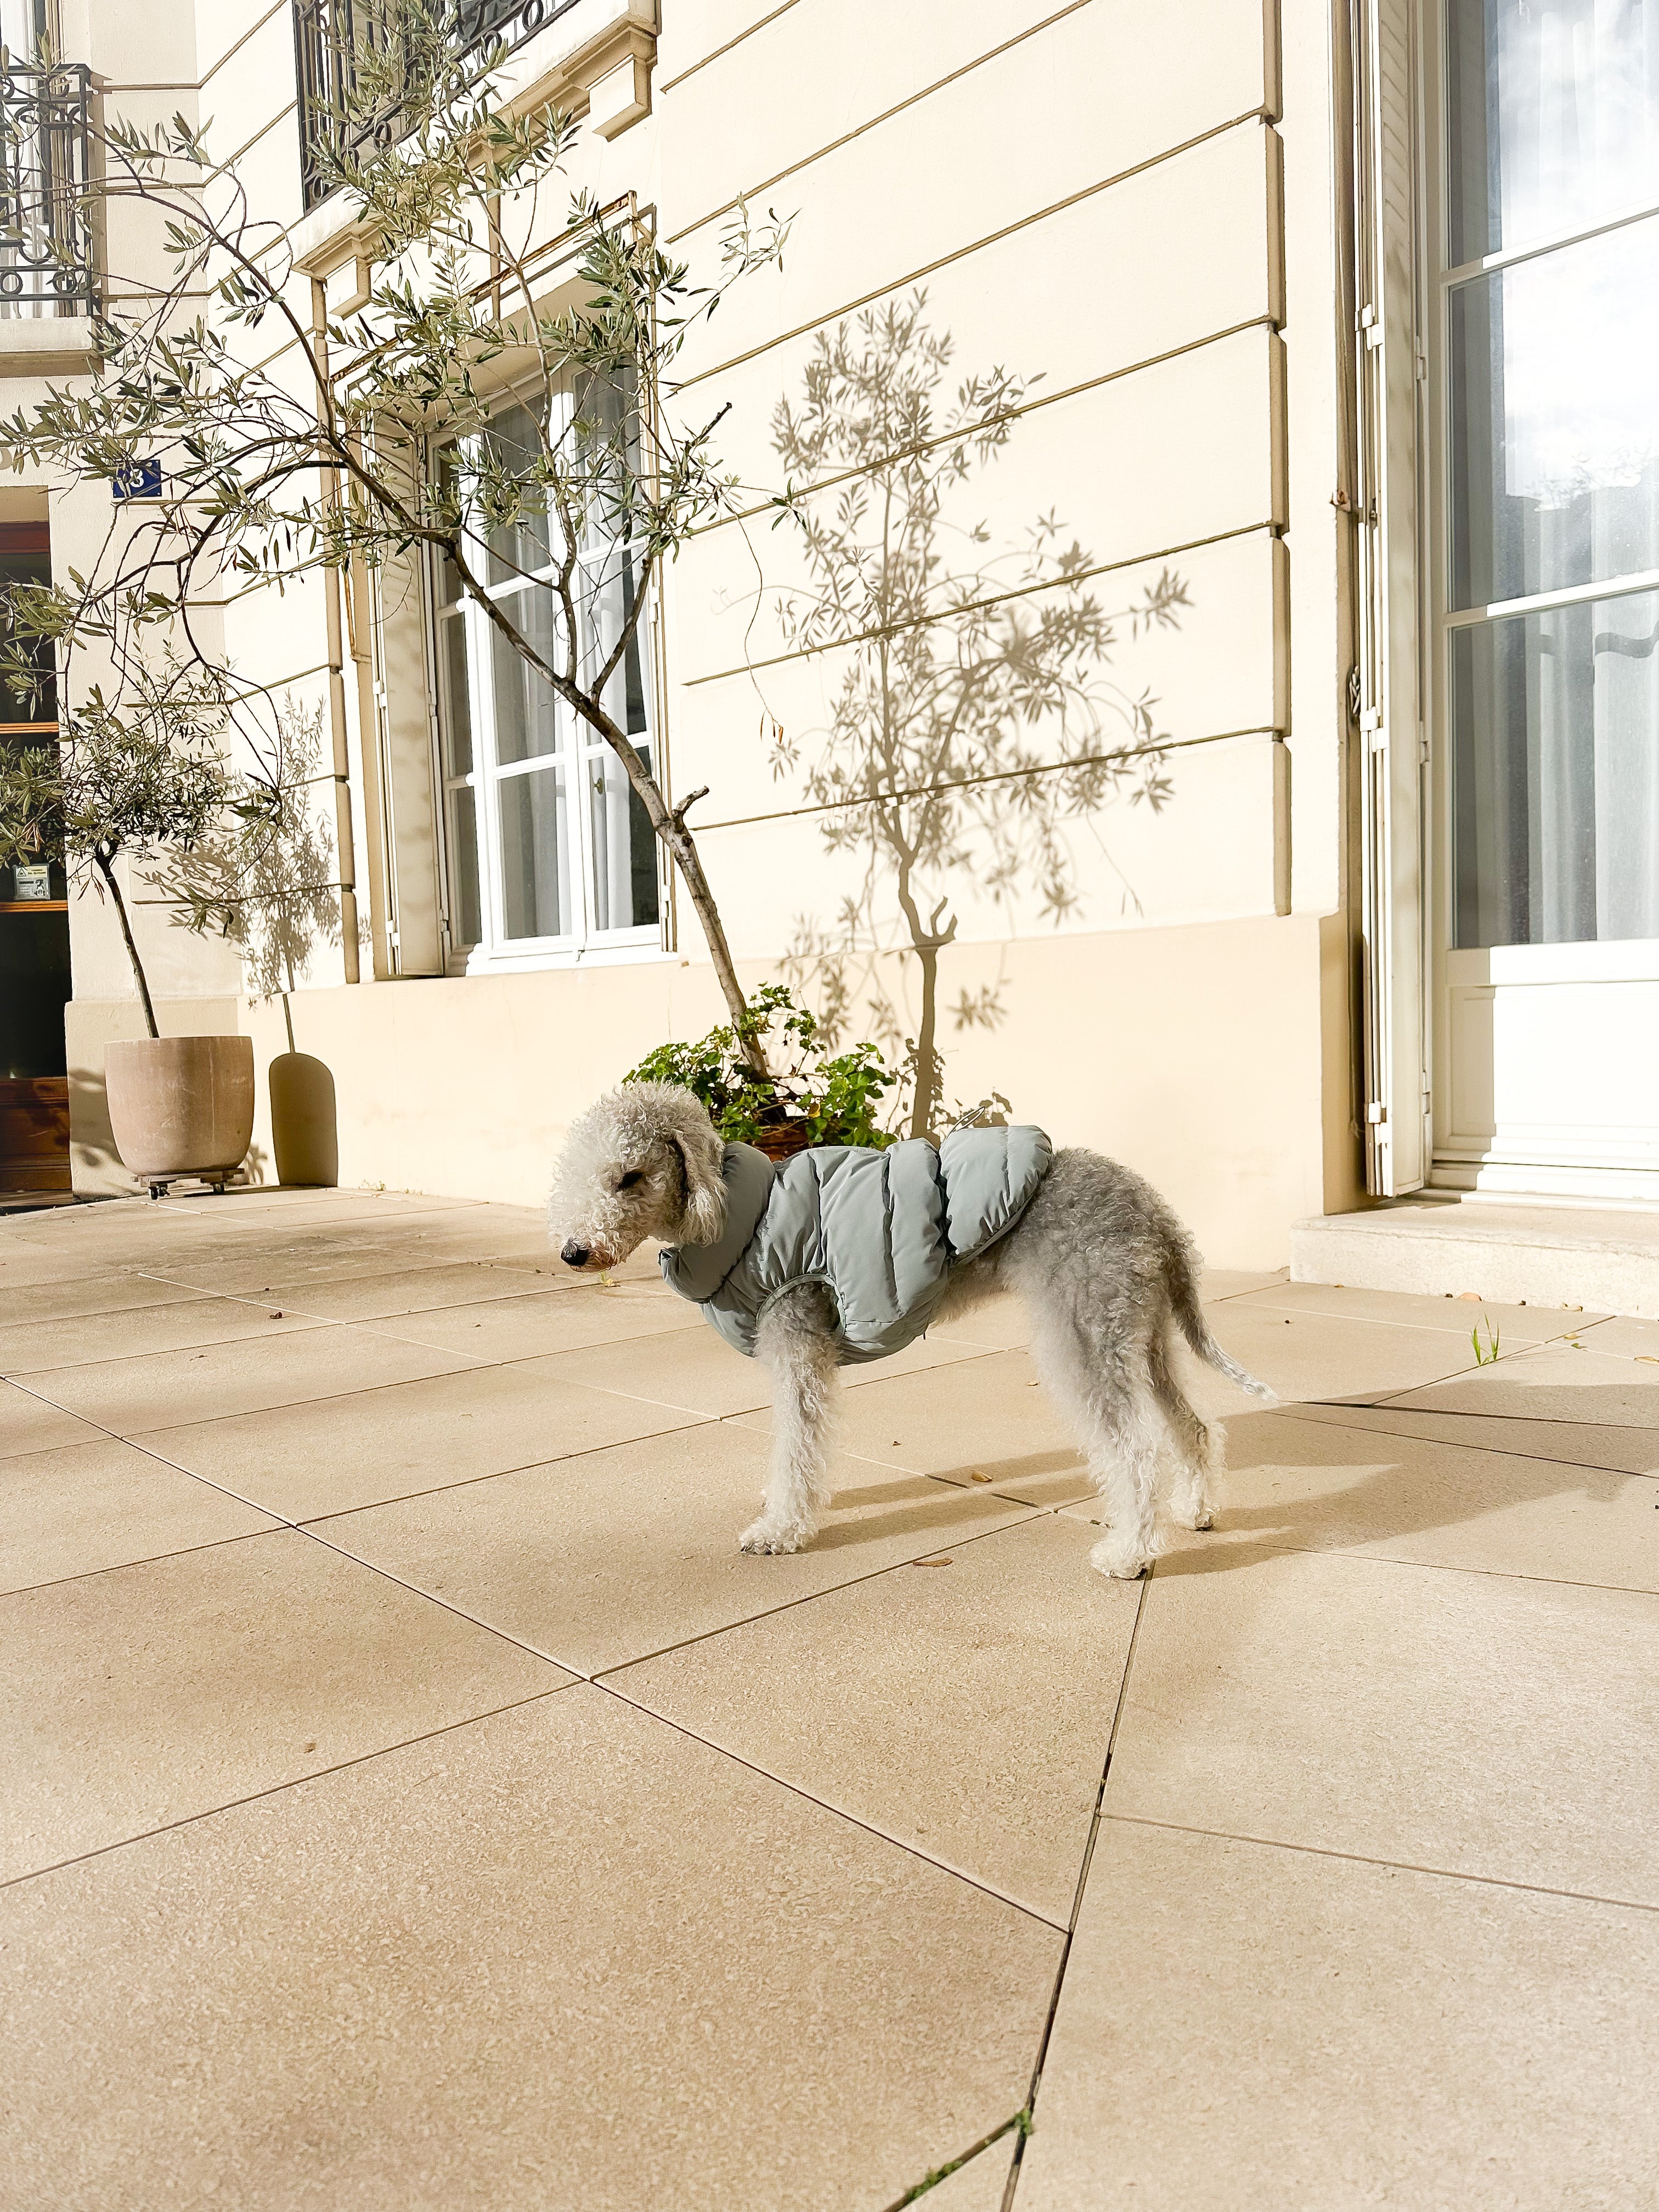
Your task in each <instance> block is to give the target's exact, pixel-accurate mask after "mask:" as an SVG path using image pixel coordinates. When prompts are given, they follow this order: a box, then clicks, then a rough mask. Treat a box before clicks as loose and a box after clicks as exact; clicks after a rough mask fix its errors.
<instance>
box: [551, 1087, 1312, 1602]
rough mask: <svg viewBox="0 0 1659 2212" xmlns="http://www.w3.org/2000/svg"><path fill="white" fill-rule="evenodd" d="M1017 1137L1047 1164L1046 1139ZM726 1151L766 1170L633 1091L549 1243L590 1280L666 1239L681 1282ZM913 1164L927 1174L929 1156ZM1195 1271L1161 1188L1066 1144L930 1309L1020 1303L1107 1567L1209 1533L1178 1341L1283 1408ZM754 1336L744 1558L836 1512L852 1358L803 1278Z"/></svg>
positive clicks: (1198, 1442) (820, 1162)
mask: <svg viewBox="0 0 1659 2212" xmlns="http://www.w3.org/2000/svg"><path fill="white" fill-rule="evenodd" d="M1027 1134H1029V1135H1030V1137H1032V1138H1034V1139H1037V1140H1039V1141H1040V1142H1041V1143H1042V1147H1043V1153H1044V1157H1045V1158H1046V1156H1047V1140H1046V1139H1042V1135H1041V1132H1039V1131H1032V1132H1029V1133H1027ZM733 1155H745V1156H746V1158H747V1162H748V1164H749V1165H750V1166H751V1167H752V1166H753V1165H754V1162H755V1156H754V1155H753V1154H752V1153H750V1152H749V1150H748V1148H747V1147H744V1146H730V1147H728V1146H726V1145H725V1144H724V1143H723V1142H722V1140H721V1139H720V1136H719V1135H718V1134H717V1133H715V1131H714V1127H713V1126H712V1124H711V1123H710V1121H709V1119H708V1115H707V1113H706V1112H705V1111H704V1109H703V1108H702V1104H701V1103H700V1102H699V1101H698V1100H697V1099H696V1097H694V1096H693V1095H692V1093H691V1092H690V1091H684V1090H681V1089H679V1088H678V1087H677V1086H675V1085H668V1084H649V1083H642V1084H628V1085H623V1087H622V1088H621V1089H619V1090H617V1091H611V1092H609V1093H607V1095H606V1096H605V1097H603V1098H601V1099H599V1101H598V1102H597V1103H596V1104H594V1105H593V1106H592V1107H590V1108H589V1109H588V1110H587V1111H586V1113H585V1114H583V1115H581V1116H580V1118H579V1119H578V1120H577V1121H576V1122H575V1123H574V1125H573V1127H572V1128H571V1130H570V1133H569V1137H568V1141H567V1143H566V1146H565V1149H564V1152H563V1154H562V1158H561V1160H560V1162H559V1166H558V1170H557V1175H556V1182H555V1185H554V1189H553V1194H552V1198H551V1200H550V1206H549V1225H550V1230H551V1232H552V1237H553V1242H554V1243H555V1245H556V1247H558V1248H559V1249H560V1251H561V1255H562V1258H563V1259H564V1261H565V1262H566V1263H567V1265H568V1266H569V1267H574V1268H579V1269H582V1270H585V1271H587V1272H598V1271H599V1270H601V1269H605V1268H609V1267H619V1266H620V1265H621V1264H622V1262H623V1261H624V1260H625V1259H627V1257H628V1256H629V1254H630V1253H631V1252H633V1251H634V1250H635V1248H636V1247H637V1246H638V1245H640V1244H641V1243H644V1242H645V1241H646V1240H647V1239H648V1238H654V1239H655V1240H656V1241H657V1242H658V1243H660V1244H662V1245H665V1246H666V1247H669V1248H671V1249H669V1251H668V1252H666V1253H665V1255H664V1258H665V1262H666V1264H665V1270H664V1271H665V1273H667V1274H668V1275H669V1276H670V1279H674V1273H675V1270H676V1268H677V1267H679V1266H680V1265H681V1264H683V1263H684V1262H685V1261H694V1262H695V1261H696V1260H697V1258H698V1255H696V1252H695V1251H694V1250H692V1249H690V1248H695V1247H697V1246H712V1245H717V1244H720V1243H721V1240H722V1239H723V1238H725V1237H726V1235H727V1210H728V1196H729V1193H730V1190H731V1188H732V1170H733V1166H734V1164H741V1163H737V1162H734V1159H733V1157H732V1156H733ZM801 1157H802V1158H808V1157H809V1156H805V1155H803V1156H801ZM868 1157H869V1156H860V1158H861V1159H866V1160H867V1158H868ZM874 1157H875V1158H880V1159H883V1160H888V1161H890V1160H891V1159H892V1158H893V1155H892V1154H890V1153H884V1154H879V1155H876V1156H874ZM913 1157H914V1158H920V1159H921V1162H922V1163H923V1165H924V1167H926V1168H931V1167H932V1162H931V1161H930V1160H929V1158H928V1156H927V1153H926V1152H921V1153H919V1154H917V1155H915V1156H913ZM815 1158H816V1161H817V1165H816V1166H814V1167H813V1168H811V1170H810V1172H811V1174H812V1175H813V1176H815V1177H816V1178H817V1179H819V1180H820V1181H821V1180H822V1178H823V1175H824V1174H825V1173H827V1172H829V1171H831V1170H833V1169H834V1167H835V1164H836V1160H837V1159H839V1160H841V1161H842V1162H845V1161H846V1160H847V1159H848V1155H846V1154H844V1153H838V1154H836V1155H835V1156H834V1158H832V1157H831V1156H830V1155H829V1153H821V1154H818V1155H817V1156H815ZM760 1173H761V1175H762V1176H763V1177H764V1176H765V1173H766V1170H760ZM763 1187H764V1184H763ZM1197 1265H1198V1263H1197V1256H1196V1255H1195V1253H1194V1249H1193V1245H1192V1242H1191V1239H1190V1238H1189V1237H1188V1234H1187V1232H1186V1231H1185V1230H1184V1229H1183V1228H1182V1225H1181V1224H1180V1222H1179V1221H1178V1220H1177V1219H1176V1217H1175V1215H1174V1214H1173V1213H1172V1212H1171V1211H1170V1208H1169V1206H1166V1205H1165V1204H1164V1200H1162V1199H1161V1198H1160V1197H1159V1196H1158V1193H1157V1192H1156V1191H1155V1190H1153V1189H1152V1187H1151V1186H1150V1184H1148V1183H1146V1182H1143V1181H1142V1180H1141V1178H1140V1176H1138V1175H1135V1174H1133V1172H1132V1171H1131V1170H1129V1169H1127V1168H1125V1167H1120V1166H1119V1165H1118V1164H1116V1162H1115V1161H1113V1160H1109V1159H1106V1158H1103V1157H1102V1156H1101V1155H1100V1154H1099V1153H1097V1152H1083V1151H1066V1152H1057V1153H1055V1154H1054V1157H1053V1163H1052V1165H1050V1166H1048V1170H1047V1173H1046V1175H1044V1176H1042V1181H1041V1182H1040V1184H1039V1185H1038V1186H1037V1187H1036V1193H1035V1195H1034V1196H1032V1197H1030V1200H1029V1202H1027V1203H1026V1204H1025V1205H1024V1211H1023V1212H1019V1213H1018V1217H1017V1218H1015V1219H1014V1220H1013V1224H1012V1227H1009V1228H1008V1229H1007V1230H1006V1233H1004V1234H1001V1235H1000V1237H999V1238H998V1240H997V1241H996V1242H994V1243H992V1244H991V1245H990V1247H989V1249H987V1250H986V1251H985V1252H984V1253H983V1255H982V1256H980V1257H970V1258H966V1259H963V1260H962V1261H959V1262H957V1263H956V1264H953V1265H951V1267H949V1269H948V1273H947V1277H946V1279H945V1282H944V1285H943V1289H942V1294H941V1295H940V1296H939V1298H938V1302H937V1303H936V1304H932V1305H930V1310H929V1314H928V1322H929V1325H930V1326H931V1325H932V1324H933V1323H935V1322H945V1321H948V1320H949V1319H950V1318H951V1317H953V1316H957V1315H960V1314H962V1313H963V1312H964V1311H966V1310H969V1308H971V1307H973V1306H974V1305H975V1304H979V1303H980V1302H981V1301H982V1300H983V1299H985V1298H987V1297H990V1296H991V1295H993V1294H994V1292H996V1291H1004V1290H1010V1291H1017V1292H1018V1294H1019V1296H1020V1297H1022V1298H1023V1299H1024V1301H1025V1304H1026V1306H1027V1308H1028V1310H1029V1312H1030V1317H1031V1322H1032V1332H1031V1348H1032V1351H1033V1352H1034V1353H1035V1355H1036V1362H1037V1367H1038V1371H1039V1373H1040V1374H1041V1376H1042V1380H1043V1382H1044V1383H1046V1384H1047V1386H1048V1389H1049V1390H1050V1392H1051V1393H1052V1394H1053V1395H1054V1398H1055V1399H1056V1400H1057V1401H1059V1403H1060V1406H1061V1407H1063V1408H1064V1409H1065V1410H1066V1413H1068V1414H1069V1416H1070V1419H1071V1421H1072V1423H1073V1426H1074V1428H1075V1430H1076V1432H1077V1436H1078V1439H1079V1443H1080V1445H1081V1447H1082V1449H1083V1450H1084V1452H1085V1455H1086V1457H1087V1460H1088V1463H1089V1470H1090V1473H1091V1475H1092V1477H1093V1479H1094V1482H1095V1486H1096V1487H1097V1490H1098V1491H1099V1492H1100V1495H1101V1497H1102V1498H1103V1501H1104V1503H1105V1507H1106V1522H1107V1533H1106V1534H1105V1535H1103V1537H1102V1539H1101V1541H1099V1542H1098V1543H1097V1545H1096V1546H1095V1547H1094V1549H1093V1551H1092V1553H1091V1555H1090V1557H1091V1562H1092V1564H1093V1565H1095V1566H1096V1567H1097V1568H1098V1569H1099V1570H1100V1571H1101V1572H1102V1573H1103V1574H1108V1575H1117V1576H1123V1577H1131V1576H1135V1575H1139V1574H1140V1573H1142V1572H1144V1571H1145V1570H1146V1567H1147V1566H1148V1565H1149V1564H1150V1563H1151V1561H1152V1559H1155V1558H1156V1557H1157V1556H1158V1553H1159V1552H1160V1551H1161V1550H1162V1549H1163V1548H1164V1543H1165V1541H1166V1537H1165V1530H1166V1528H1167V1527H1168V1525H1169V1524H1170V1522H1173V1523H1174V1524H1175V1525H1176V1526H1177V1527H1179V1528H1208V1527H1209V1526H1210V1522H1211V1515H1212V1509H1213V1504H1214V1498H1215V1484H1216V1480H1217V1478H1218V1474H1219V1472H1220V1467H1221V1444H1222V1437H1221V1432H1220V1431H1219V1429H1218V1428H1217V1427H1215V1426H1212V1425H1209V1424H1206V1422H1205V1421H1203V1420H1201V1419H1200V1417H1199V1415H1198V1414H1197V1413H1195V1412H1194V1410H1193V1407H1191V1406H1190V1405H1189V1404H1188V1401H1187V1399H1186V1397H1185V1396H1184V1395H1183V1394H1182V1390H1181V1388H1180V1385H1179V1384H1178V1383H1177V1382H1176V1375H1175V1363H1174V1359H1173V1358H1172V1353H1173V1352H1174V1348H1175V1343H1176V1337H1177V1335H1179V1336H1181V1337H1182V1338H1184V1339H1185V1340H1186V1342H1187V1344H1188V1346H1189V1347H1190V1348H1191V1350H1192V1351H1193V1352H1195V1353H1196V1354H1197V1355H1198V1357H1199V1358H1200V1359H1203V1360H1206V1361H1207V1362H1208V1363H1209V1364H1210V1365H1211V1366H1212V1367H1214V1368H1216V1369H1218V1370H1219V1371H1220V1372H1221V1373H1222V1374H1224V1375H1225V1376H1227V1377H1228V1378H1229V1379H1230V1380H1231V1382H1233V1383H1237V1385H1238V1387H1239V1388H1240V1389H1243V1390H1247V1391H1249V1393H1250V1394H1251V1395H1252V1396H1254V1397H1256V1398H1260V1399H1262V1400H1265V1401H1267V1403H1269V1404H1272V1403H1273V1402H1275V1401H1274V1397H1273V1392H1272V1391H1271V1390H1270V1389H1268V1388H1267V1385H1266V1384H1265V1383H1260V1382H1258V1381H1257V1380H1256V1378H1255V1376H1253V1375H1250V1374H1248V1373H1246V1371H1245V1370H1244V1369H1243V1368H1242V1367H1241V1366H1239V1364H1237V1361H1236V1360H1234V1359H1232V1358H1230V1357H1229V1356H1228V1354H1227V1353H1226V1352H1224V1351H1223V1350H1222V1348H1221V1346H1219V1345H1218V1343H1217V1342H1216V1340H1215V1339H1214V1338H1213V1337H1212V1335H1211V1334H1210V1331H1209V1328H1208V1327H1207V1325H1206V1322H1205V1319H1204V1315H1203V1310H1202V1309H1201V1307H1200V1304H1199V1298H1198V1282H1197ZM689 1294H695V1295H697V1296H699V1297H701V1296H702V1293H701V1292H696V1293H689ZM705 1310H708V1308H705ZM712 1317H713V1316H712V1315H711V1318H712ZM726 1333H728V1334H729V1333H730V1332H729V1331H727V1332H726ZM751 1340H752V1344H753V1348H754V1349H755V1350H756V1351H757V1352H758V1353H759V1355H760V1356H761V1357H762V1358H763V1359H764V1360H765V1361H766V1362H767V1364H768V1365H769V1367H770V1369H771V1372H772V1395H773V1405H774V1419H773V1440H774V1441H773V1454H772V1464H771V1471H770V1474H769V1480H768V1482H767V1486H766V1491H765V1494H764V1498H763V1510H762V1513H761V1516H760V1518H759V1519H758V1520H757V1521H756V1522H754V1523H753V1525H752V1526H751V1527H750V1528H745V1529H744V1532H743V1534H742V1536H741V1537H740V1539H739V1542H740V1545H741V1547H742V1548H743V1550H744V1551H745V1552H761V1553H773V1552H793V1551H796V1550H798V1549H799V1547H801V1546H802V1545H803V1544H805V1543H806V1542H807V1541H809V1540H810V1539H811V1536H812V1534H814V1532H815V1531H816V1529H817V1516H818V1515H819V1513H820V1511H821V1510H822V1509H823V1507H824V1506H825V1505H826V1504H828V1502H829V1490H828V1487H827V1482H826V1470H827V1466H828V1460H829V1429H830V1425H831V1420H832V1417H833V1411H834V1406H835V1401H836V1379H835V1378H836V1368H837V1366H838V1365H840V1364H842V1362H843V1360H844V1359H846V1358H848V1356H849V1354H848V1346H847V1342H846V1340H845V1339H844V1338H843V1335H842V1328H841V1322H840V1317H839V1316H838V1313H837V1310H836V1299H835V1297H834V1294H833V1292H832V1291H831V1290H830V1288H829V1285H827V1284H825V1283H823V1282H817V1281H809V1282H796V1283H792V1284H788V1285H786V1286H785V1287H783V1288H782V1289H781V1290H780V1291H777V1292H776V1293H775V1294H774V1295H772V1296H770V1297H769V1299H768V1300H767V1301H766V1302H765V1303H764V1304H763V1305H762V1306H761V1307H760V1308H759V1310H758V1312H757V1316H756V1320H755V1325H754V1327H753V1330H752V1339H751ZM862 1356H865V1357H868V1356H872V1355H870V1354H868V1353H866V1354H864V1355H862Z"/></svg>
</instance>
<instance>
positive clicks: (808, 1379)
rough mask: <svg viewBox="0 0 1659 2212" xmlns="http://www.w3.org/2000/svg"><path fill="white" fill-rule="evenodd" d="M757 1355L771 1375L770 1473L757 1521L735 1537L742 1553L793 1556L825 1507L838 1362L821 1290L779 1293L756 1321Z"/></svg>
mask: <svg viewBox="0 0 1659 2212" xmlns="http://www.w3.org/2000/svg"><path fill="white" fill-rule="evenodd" d="M759 1349H760V1356H761V1358H763V1359H764V1360H765V1362H766V1364H767V1365H768V1366H769V1368H770V1369H771V1370H772V1468H771V1473H770V1474H769V1476H768V1477H767V1483H766V1495H765V1497H764V1498H763V1500H762V1505H763V1511H762V1513H761V1516H760V1519H759V1520H758V1521H756V1522H751V1523H750V1526H749V1527H748V1528H745V1529H744V1532H743V1534H742V1535H741V1536H740V1537H739V1538H738V1549H739V1550H741V1551H744V1552H798V1551H799V1549H800V1547H801V1546H802V1545H803V1544H805V1542H806V1541H808V1540H809V1538H810V1537H811V1535H812V1534H814V1532H815V1531H816V1529H817V1525H818V1513H819V1510H820V1509H821V1508H822V1507H823V1506H825V1505H827V1504H829V1483H828V1480H827V1479H826V1471H827V1467H828V1462H829V1427H830V1422H831V1419H832V1417H833V1414H834V1410H835V1404H836V1365H837V1359H836V1335H835V1328H834V1318H833V1314H832V1311H831V1309H830V1306H829V1299H828V1298H827V1297H826V1296H825V1294H824V1293H823V1291H821V1290H818V1289H817V1288H816V1287H815V1286H811V1285H803V1286H802V1287H801V1288H800V1289H799V1290H794V1291H785V1293H784V1294H783V1296H782V1297H781V1298H779V1299H778V1300H777V1301H776V1302H775V1304H773V1305H771V1306H769V1307H768V1309H767V1310H766V1312H765V1314H764V1315H763V1317H762V1320H761V1324H760V1330H759Z"/></svg>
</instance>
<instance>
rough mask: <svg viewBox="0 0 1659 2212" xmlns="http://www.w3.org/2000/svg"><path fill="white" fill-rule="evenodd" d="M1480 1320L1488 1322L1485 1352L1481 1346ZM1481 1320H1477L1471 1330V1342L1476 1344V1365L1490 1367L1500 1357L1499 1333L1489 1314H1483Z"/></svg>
mask: <svg viewBox="0 0 1659 2212" xmlns="http://www.w3.org/2000/svg"><path fill="white" fill-rule="evenodd" d="M1480 1321H1484V1322H1486V1350H1485V1351H1484V1352H1483V1351H1482V1350H1481V1348H1480ZM1480 1321H1478V1322H1476V1323H1475V1325H1474V1328H1472V1329H1471V1330H1470V1331H1469V1342H1470V1343H1471V1344H1472V1345H1473V1346H1474V1364H1475V1365H1476V1366H1477V1367H1489V1366H1490V1365H1491V1364H1492V1361H1493V1360H1494V1359H1496V1358H1497V1357H1498V1343H1499V1335H1498V1330H1497V1328H1495V1327H1494V1326H1493V1324H1492V1320H1491V1317H1490V1316H1488V1315H1486V1314H1482V1315H1481V1316H1480Z"/></svg>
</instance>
